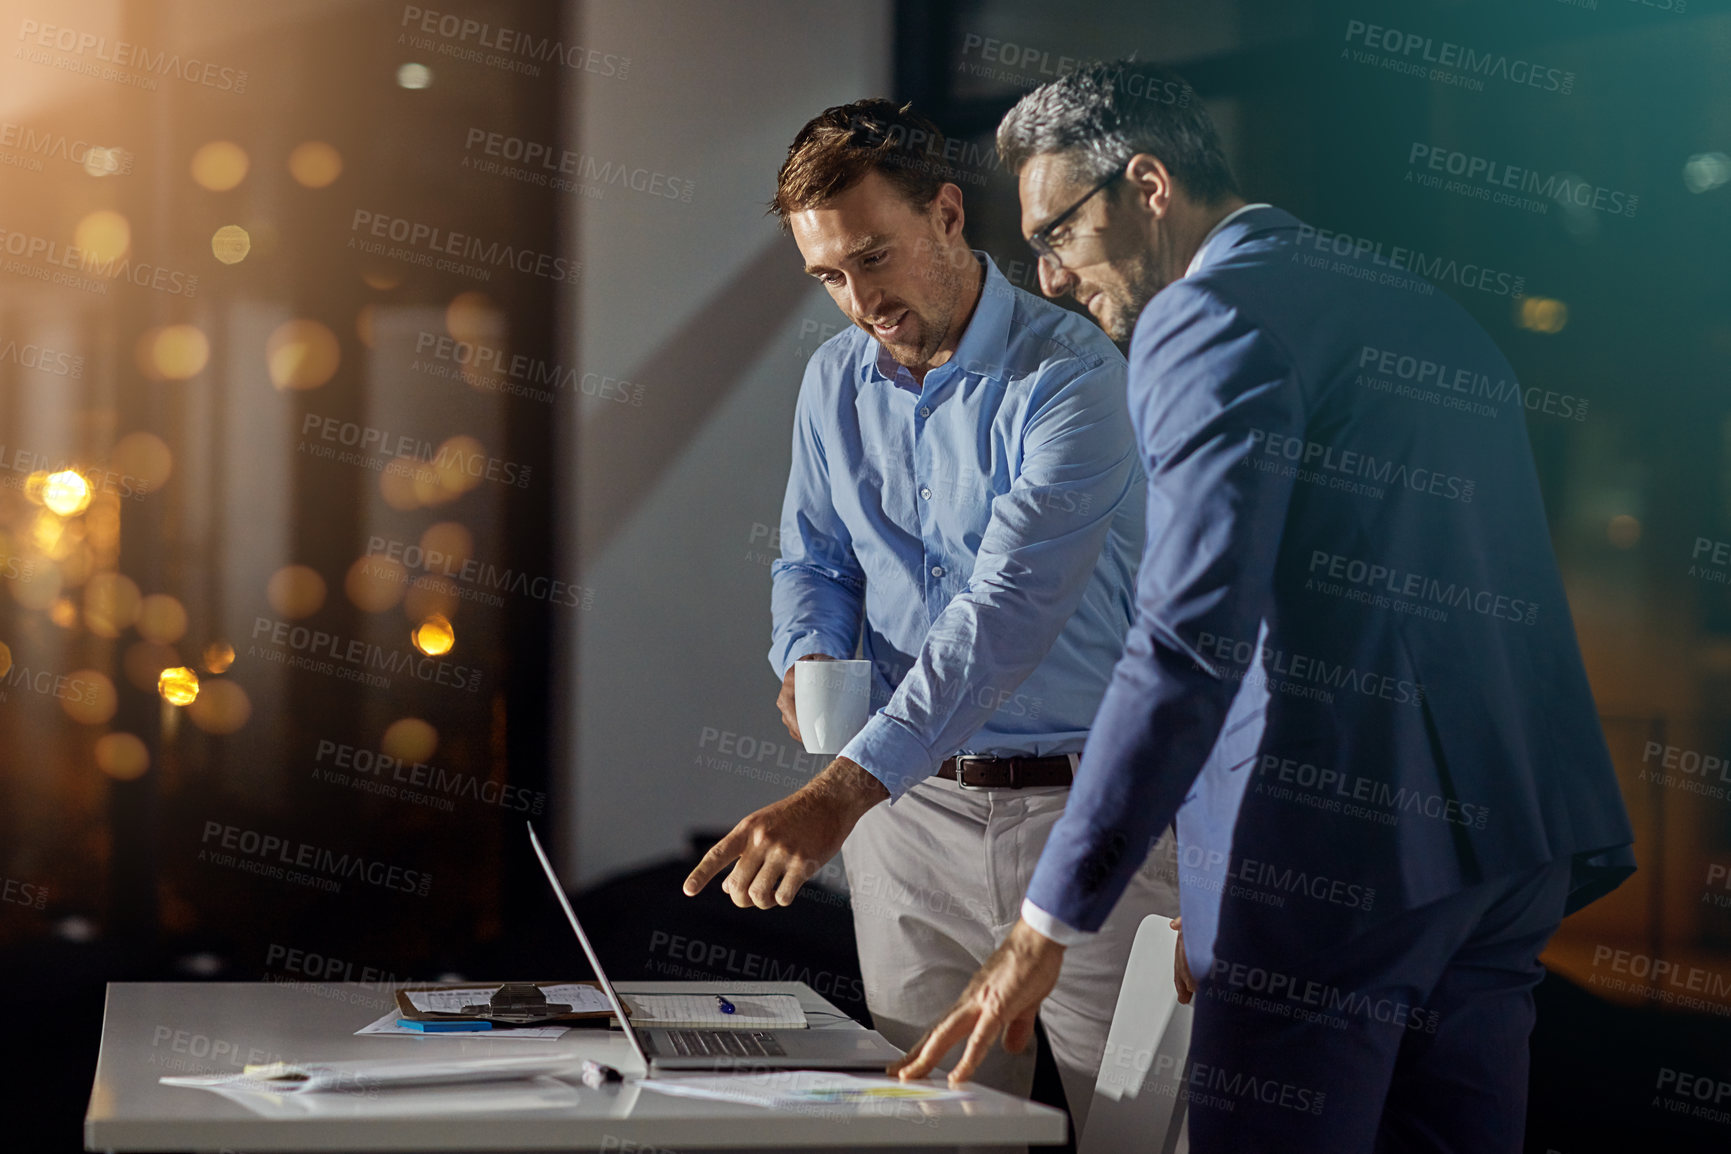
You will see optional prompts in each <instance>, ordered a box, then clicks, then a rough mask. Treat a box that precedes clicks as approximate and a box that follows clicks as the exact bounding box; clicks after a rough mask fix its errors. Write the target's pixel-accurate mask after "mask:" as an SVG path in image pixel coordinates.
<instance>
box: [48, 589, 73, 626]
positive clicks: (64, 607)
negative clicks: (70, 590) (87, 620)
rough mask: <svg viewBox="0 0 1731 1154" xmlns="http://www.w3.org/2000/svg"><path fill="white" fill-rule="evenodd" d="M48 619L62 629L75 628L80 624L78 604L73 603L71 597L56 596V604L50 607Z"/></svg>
mask: <svg viewBox="0 0 1731 1154" xmlns="http://www.w3.org/2000/svg"><path fill="white" fill-rule="evenodd" d="M48 620H50V621H52V622H54V624H56V625H58V626H60V628H62V629H73V628H76V627H77V625H78V606H76V605H74V604H73V603H72V598H70V597H56V598H55V599H54V604H52V605H50V606H49V607H48Z"/></svg>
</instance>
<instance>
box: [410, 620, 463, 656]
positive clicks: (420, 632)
mask: <svg viewBox="0 0 1731 1154" xmlns="http://www.w3.org/2000/svg"><path fill="white" fill-rule="evenodd" d="M409 638H410V640H412V641H413V642H414V643H415V648H416V649H419V650H420V651H421V652H422V653H425V654H426V655H427V656H428V657H443V656H444V655H445V654H447V653H449V652H450V651H451V647H452V646H453V645H455V644H456V643H457V632H456V630H454V629H452V628H451V623H450V622H449V621H447V620H446V619H445V618H443V617H441V616H439V615H438V614H436V613H435V614H434V615H433V616H431V617H429V618H427V619H426V620H425V621H423V622H421V624H420V625H419V626H418V627H417V628H416V629H415V631H414V632H413V633H412V634H410V635H409Z"/></svg>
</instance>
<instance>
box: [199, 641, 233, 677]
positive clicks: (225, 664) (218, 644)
mask: <svg viewBox="0 0 1731 1154" xmlns="http://www.w3.org/2000/svg"><path fill="white" fill-rule="evenodd" d="M233 664H234V646H232V645H230V644H229V643H228V642H226V641H212V642H211V643H210V644H209V645H206V646H205V647H204V668H205V670H206V671H207V672H209V673H227V672H228V668H229V666H231V665H233Z"/></svg>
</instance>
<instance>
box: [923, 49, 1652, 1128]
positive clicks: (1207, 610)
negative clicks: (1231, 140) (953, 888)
mask: <svg viewBox="0 0 1731 1154" xmlns="http://www.w3.org/2000/svg"><path fill="white" fill-rule="evenodd" d="M998 148H999V152H1000V154H1001V155H1002V156H1003V158H1004V161H1005V163H1006V166H1007V167H1009V168H1010V170H1011V171H1013V172H1015V173H1017V178H1018V187H1019V191H1020V194H1021V200H1022V229H1023V233H1024V235H1026V236H1027V237H1028V239H1029V242H1030V244H1032V245H1033V247H1034V248H1035V250H1036V251H1037V252H1039V253H1040V257H1041V279H1042V287H1043V288H1044V289H1045V291H1046V292H1047V293H1048V294H1051V295H1056V294H1058V293H1062V292H1069V293H1072V294H1073V295H1074V296H1075V297H1076V299H1078V300H1080V301H1082V302H1084V303H1085V304H1086V305H1087V306H1088V308H1089V310H1090V311H1091V312H1093V313H1094V315H1095V316H1096V317H1098V318H1099V319H1100V321H1101V323H1102V325H1103V326H1104V327H1105V328H1106V330H1107V331H1108V332H1110V333H1112V334H1114V335H1115V336H1117V335H1121V336H1129V337H1130V338H1131V340H1130V378H1129V390H1130V394H1129V403H1130V412H1131V420H1132V421H1133V423H1134V424H1135V426H1136V431H1137V435H1138V441H1139V449H1140V455H1141V458H1142V464H1143V466H1144V468H1145V469H1146V470H1147V473H1148V538H1147V546H1148V552H1147V555H1146V557H1145V558H1144V560H1143V564H1142V568H1141V571H1140V573H1139V575H1138V587H1137V611H1136V620H1135V623H1134V625H1133V626H1132V628H1131V630H1130V633H1129V636H1128V638H1127V639H1126V642H1125V652H1124V657H1123V659H1122V660H1121V661H1120V663H1119V665H1118V667H1117V670H1116V671H1115V673H1114V676H1113V680H1112V684H1111V686H1110V688H1109V689H1108V690H1107V693H1106V696H1105V698H1104V700H1103V702H1102V704H1101V707H1100V713H1099V716H1098V717H1097V718H1096V719H1095V723H1094V730H1093V734H1092V736H1091V737H1090V739H1089V742H1088V751H1087V754H1086V756H1085V757H1084V758H1083V759H1082V763H1081V766H1080V768H1079V770H1078V773H1077V778H1076V783H1075V788H1074V789H1073V790H1072V794H1071V798H1070V804H1069V806H1068V807H1067V809H1066V811H1065V814H1064V817H1063V818H1062V820H1061V821H1060V822H1059V823H1058V826H1057V828H1056V829H1055V830H1054V831H1053V834H1052V837H1051V838H1050V840H1049V841H1048V842H1047V844H1046V846H1045V849H1044V851H1043V853H1042V856H1041V859H1040V864H1039V867H1038V869H1037V870H1036V871H1035V874H1034V878H1033V881H1032V883H1031V884H1030V886H1029V892H1028V900H1027V903H1026V905H1025V907H1024V920H1023V923H1022V924H1020V925H1018V926H1016V927H1015V929H1014V930H1012V931H1011V933H1010V934H1009V935H1008V937H1007V938H1006V941H1005V944H1004V946H1003V947H1002V948H1001V949H1000V950H999V951H998V952H997V953H996V954H995V955H994V956H993V957H992V959H991V960H990V961H989V962H988V963H987V965H986V966H985V967H984V968H983V969H982V970H981V972H980V973H979V974H978V975H976V977H975V978H974V980H973V981H972V982H971V983H970V987H969V989H968V991H967V992H966V994H965V995H964V996H963V998H962V999H961V1000H960V1001H959V1002H958V1004H957V1005H956V1006H955V1007H954V1008H953V1009H952V1010H951V1011H950V1013H948V1014H947V1015H945V1016H943V1018H942V1019H941V1020H940V1021H938V1023H937V1025H936V1026H935V1027H934V1029H933V1031H932V1032H931V1033H930V1034H929V1035H928V1036H927V1037H926V1038H925V1039H924V1040H923V1041H922V1043H921V1044H920V1045H919V1046H918V1047H917V1048H916V1050H915V1051H914V1052H913V1053H912V1054H911V1055H910V1056H909V1058H908V1059H906V1060H905V1061H904V1062H903V1063H899V1064H898V1068H899V1069H900V1071H901V1072H902V1073H903V1075H904V1076H908V1077H913V1076H919V1075H922V1074H923V1073H925V1072H926V1071H927V1070H929V1069H930V1068H931V1067H932V1064H933V1063H934V1062H935V1061H936V1060H937V1059H938V1058H939V1057H941V1056H942V1055H943V1054H945V1053H946V1052H947V1051H948V1050H949V1049H951V1048H952V1047H953V1046H954V1045H955V1044H956V1043H958V1042H961V1041H962V1040H963V1039H966V1040H967V1043H968V1046H967V1050H966V1053H965V1055H964V1057H963V1059H962V1061H961V1062H960V1063H959V1064H958V1065H957V1066H956V1067H955V1068H954V1069H953V1070H952V1072H951V1076H952V1077H953V1078H963V1077H966V1076H967V1074H968V1072H969V1071H970V1070H971V1069H972V1068H973V1063H974V1062H975V1061H976V1060H978V1059H979V1058H981V1057H983V1056H984V1055H985V1054H986V1053H987V1052H988V1051H989V1050H991V1048H992V1047H993V1045H994V1043H995V1042H996V1040H997V1039H998V1038H999V1037H1000V1036H1003V1037H1004V1038H1005V1040H1006V1044H1009V1045H1015V1044H1017V1043H1019V1042H1020V1041H1021V1040H1022V1039H1023V1038H1025V1037H1026V1033H1027V1030H1028V1025H1029V1023H1030V1021H1031V1020H1032V1016H1033V1013H1034V1010H1035V1008H1036V1007H1037V1006H1038V1005H1039V1003H1040V1000H1041V997H1042V996H1043V995H1044V993H1045V991H1046V990H1047V989H1049V988H1050V986H1051V982H1052V980H1053V979H1054V977H1055V976H1056V974H1057V973H1058V972H1059V965H1060V963H1061V960H1062V958H1063V955H1064V953H1065V947H1066V945H1068V946H1069V948H1071V949H1074V948H1076V944H1077V943H1084V942H1086V940H1087V938H1088V936H1089V934H1090V933H1091V932H1092V931H1093V930H1094V929H1095V927H1097V926H1099V925H1100V924H1101V919H1103V918H1105V917H1106V916H1107V914H1108V912H1109V911H1110V910H1111V909H1112V906H1113V903H1114V901H1115V900H1116V897H1117V894H1118V892H1119V887H1120V886H1121V884H1122V880H1123V879H1124V878H1125V877H1127V876H1129V875H1130V873H1131V872H1132V871H1134V870H1136V869H1137V868H1138V866H1139V865H1140V863H1141V862H1142V860H1143V857H1144V856H1145V855H1146V854H1147V852H1148V847H1149V845H1150V843H1151V842H1152V841H1153V837H1154V834H1155V833H1156V832H1158V831H1159V830H1161V829H1164V828H1165V826H1166V824H1167V823H1168V822H1169V821H1172V820H1173V818H1174V816H1176V819H1177V828H1178V839H1179V862H1180V868H1179V880H1180V888H1181V893H1182V901H1183V919H1182V927H1181V935H1180V939H1179V957H1178V959H1177V961H1178V972H1179V974H1180V985H1181V991H1182V993H1183V995H1184V996H1185V997H1186V998H1188V997H1190V996H1191V995H1192V994H1194V996H1195V997H1196V1000H1197V1010H1196V1018H1195V1024H1194V1030H1193V1033H1192V1035H1191V1048H1190V1056H1189V1060H1188V1062H1187V1063H1185V1064H1184V1065H1183V1066H1182V1067H1179V1068H1174V1069H1169V1070H1159V1071H1153V1072H1152V1073H1151V1075H1150V1076H1151V1077H1156V1078H1165V1079H1167V1083H1166V1086H1165V1087H1162V1089H1163V1090H1165V1092H1175V1093H1180V1094H1182V1095H1183V1096H1184V1098H1185V1099H1186V1100H1187V1102H1188V1106H1189V1119H1190V1133H1191V1139H1192V1148H1193V1149H1194V1150H1196V1151H1198V1152H1199V1154H1213V1152H1215V1151H1250V1150H1256V1151H1273V1150H1278V1151H1282V1152H1283V1154H1284V1152H1294V1151H1296V1152H1311V1151H1314V1152H1317V1154H1322V1152H1327V1154H1369V1152H1370V1151H1371V1150H1372V1149H1373V1148H1374V1149H1376V1150H1379V1151H1381V1150H1391V1151H1392V1150H1426V1151H1445V1150H1446V1151H1462V1152H1467V1151H1471V1152H1473V1154H1485V1152H1497V1154H1515V1152H1516V1151H1519V1150H1520V1149H1521V1144H1522V1133H1523V1128H1524V1124H1525V1115H1526V1110H1525V1105H1526V1089H1527V1039H1528V1035H1529V1034H1530V1032H1531V1029H1532V1024H1533V1012H1534V1011H1533V1000H1532V995H1531V990H1532V986H1533V984H1534V983H1535V982H1537V981H1538V980H1539V977H1540V976H1541V974H1542V973H1543V970H1542V968H1541V966H1540V965H1539V963H1538V956H1539V952H1540V951H1541V950H1542V949H1543V948H1544V945H1545V942H1546V941H1547V940H1548V939H1549V938H1550V936H1551V934H1552V933H1553V932H1554V931H1555V930H1556V928H1557V925H1558V924H1559V922H1560V921H1561V919H1562V917H1563V915H1564V914H1565V913H1566V912H1568V911H1569V910H1572V909H1575V908H1578V907H1579V906H1581V905H1583V904H1585V903H1586V902H1589V901H1592V900H1593V899H1594V898H1597V897H1599V896H1601V895H1602V894H1604V893H1606V892H1608V891H1609V890H1610V889H1611V888H1612V887H1614V886H1615V885H1616V884H1618V882H1620V881H1621V880H1622V879H1623V878H1624V877H1626V876H1627V875H1628V873H1629V872H1630V871H1631V870H1632V868H1633V862H1634V859H1633V856H1632V855H1631V853H1630V852H1629V846H1630V843H1631V842H1632V840H1633V837H1632V833H1631V830H1630V826H1629V821H1628V817H1627V814H1626V813H1625V812H1624V808H1623V802H1622V798H1621V795H1620V793H1619V791H1618V786H1617V780H1616V777H1615V775H1614V773H1613V771H1612V768H1611V763H1610V758H1609V755H1608V752H1607V750H1606V748H1605V743H1604V738H1603V735H1602V732H1601V730H1600V726H1599V720H1598V716H1597V713H1596V711H1595V708H1594V704H1593V699H1592V694H1591V691H1590V688H1589V686H1588V684H1587V678H1586V674H1585V671H1584V669H1583V667H1582V663H1581V658H1580V653H1579V650H1578V647H1577V644H1576V641H1575V635H1574V628H1573V625H1572V624H1571V622H1570V619H1569V607H1568V603H1567V600H1566V598H1565V595H1564V591H1563V584H1562V581H1561V579H1560V576H1559V574H1558V572H1557V566H1556V561H1555V559H1554V558H1553V557H1552V554H1551V548H1550V538H1549V529H1548V525H1547V522H1546V519H1545V511H1544V507H1543V504H1542V502H1541V500H1540V494H1539V487H1538V481H1537V477H1536V475H1535V471H1534V468H1533V462H1532V455H1531V450H1530V448H1529V446H1528V444H1527V438H1526V428H1525V418H1524V412H1523V408H1522V406H1521V405H1520V404H1519V403H1518V402H1509V401H1505V402H1504V403H1502V404H1501V405H1500V406H1499V405H1494V404H1483V403H1477V402H1474V403H1466V402H1468V401H1470V400H1471V398H1473V397H1475V396H1478V397H1482V396H1485V395H1487V394H1488V395H1499V394H1500V395H1503V396H1510V395H1512V396H1517V397H1518V396H1520V395H1521V393H1520V392H1519V389H1520V386H1519V384H1518V382H1516V381H1515V373H1514V370H1513V369H1512V368H1511V367H1510V366H1509V364H1508V362H1507V361H1506V360H1505V359H1504V358H1503V356H1502V354H1501V353H1500V352H1498V350H1497V348H1496V346H1495V345H1494V344H1493V343H1492V341H1491V339H1490V337H1489V336H1488V335H1487V334H1486V333H1485V332H1484V330H1483V329H1481V328H1480V327H1479V326H1478V325H1477V324H1476V323H1474V322H1473V320H1472V319H1471V318H1470V317H1469V316H1468V315H1467V314H1466V313H1465V312H1464V311H1463V310H1462V309H1461V308H1460V307H1459V306H1457V305H1456V304H1455V303H1454V302H1453V301H1451V300H1450V299H1449V298H1448V297H1447V296H1445V295H1444V294H1442V293H1441V292H1439V291H1437V289H1436V288H1435V286H1434V285H1432V284H1430V283H1429V282H1428V281H1426V280H1424V279H1423V278H1422V276H1421V275H1419V270H1420V269H1421V268H1423V269H1427V270H1428V269H1429V268H1430V267H1432V266H1431V265H1430V264H1427V263H1426V258H1423V257H1420V256H1419V255H1417V254H1415V253H1413V252H1411V251H1409V250H1406V249H1388V248H1384V247H1382V246H1377V245H1375V244H1373V243H1370V242H1365V241H1357V240H1354V239H1353V238H1351V237H1343V236H1340V235H1337V234H1334V233H1330V232H1326V231H1322V230H1318V229H1316V228H1314V227H1312V226H1310V225H1306V224H1303V223H1301V222H1300V221H1298V220H1296V219H1294V218H1293V217H1292V216H1290V215H1289V214H1287V213H1285V212H1282V211H1280V210H1279V209H1277V208H1273V207H1271V206H1269V205H1258V204H1246V203H1245V202H1244V200H1243V199H1242V198H1241V197H1240V196H1239V195H1238V192H1237V189H1236V187H1235V185H1234V183H1233V180H1232V176H1231V173H1230V171H1229V170H1228V168H1227V165H1226V161H1225V155H1224V152H1223V150H1222V148H1221V146H1220V141H1219V137H1218V135H1217V134H1216V132H1215V129H1214V126H1213V124H1212V122H1211V121H1210V119H1209V117H1208V114H1207V112H1206V110H1205V109H1204V108H1203V107H1202V105H1201V102H1200V100H1198V99H1197V98H1196V96H1195V94H1194V93H1193V92H1192V91H1191V90H1190V89H1189V88H1188V86H1186V85H1185V84H1184V83H1183V82H1182V81H1181V80H1180V79H1179V78H1177V77H1176V76H1174V75H1172V74H1171V73H1169V72H1166V71H1164V70H1162V69H1160V68H1158V67H1155V66H1152V65H1146V64H1121V65H1116V66H1105V65H1100V66H1094V67H1089V68H1084V69H1082V70H1080V71H1078V72H1076V73H1074V74H1072V75H1070V76H1067V77H1065V78H1063V79H1061V80H1058V81H1055V82H1053V83H1051V84H1048V85H1046V86H1044V87H1042V88H1040V89H1037V90H1035V91H1034V92H1032V93H1030V94H1029V95H1028V96H1027V97H1025V98H1024V99H1023V100H1022V101H1021V102H1020V103H1019V104H1018V105H1017V106H1016V107H1015V108H1014V109H1013V110H1012V111H1011V112H1010V114H1009V115H1008V116H1007V117H1006V118H1005V120H1004V122H1003V123H1002V124H1001V125H1000V126H999V129H998ZM1436 265H1438V266H1440V261H1438V262H1436ZM1463 271H1464V274H1465V275H1471V272H1470V270H1463ZM1153 1042H1154V1040H1153V1039H1149V1040H1148V1046H1149V1047H1152V1045H1153Z"/></svg>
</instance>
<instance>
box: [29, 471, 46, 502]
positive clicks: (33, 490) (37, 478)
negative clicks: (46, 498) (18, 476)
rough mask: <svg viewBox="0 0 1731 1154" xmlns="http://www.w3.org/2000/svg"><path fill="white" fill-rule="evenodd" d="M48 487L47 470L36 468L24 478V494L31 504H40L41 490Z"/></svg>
mask: <svg viewBox="0 0 1731 1154" xmlns="http://www.w3.org/2000/svg"><path fill="white" fill-rule="evenodd" d="M47 487H48V470H47V469H37V470H36V471H35V472H34V473H31V474H30V475H29V476H27V477H25V478H24V496H25V497H26V498H28V499H29V501H30V502H31V503H32V504H35V505H40V504H42V490H43V489H45V488H47Z"/></svg>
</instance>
